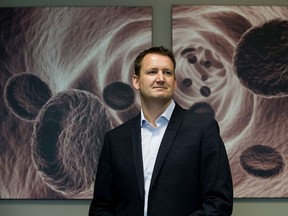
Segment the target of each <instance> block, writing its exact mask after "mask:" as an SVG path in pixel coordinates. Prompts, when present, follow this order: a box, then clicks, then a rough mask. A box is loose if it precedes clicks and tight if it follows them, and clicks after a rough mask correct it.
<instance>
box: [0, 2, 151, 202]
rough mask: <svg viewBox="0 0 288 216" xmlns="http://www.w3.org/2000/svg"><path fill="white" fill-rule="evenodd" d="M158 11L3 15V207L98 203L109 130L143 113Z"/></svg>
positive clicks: (47, 10)
mask: <svg viewBox="0 0 288 216" xmlns="http://www.w3.org/2000/svg"><path fill="white" fill-rule="evenodd" d="M151 45H152V7H35V8H1V9H0V73H1V77H0V92H1V97H0V119H1V121H0V149H1V150H0V198H1V199H90V198H92V194H93V189H94V188H93V187H94V186H93V185H94V179H95V173H96V170H97V164H98V157H99V151H100V149H101V145H102V143H103V137H104V133H105V131H107V130H108V129H110V128H112V127H114V126H115V125H118V124H119V123H121V122H122V121H126V120H127V119H128V118H131V117H132V116H133V114H135V113H136V112H138V111H139V105H138V103H137V97H136V95H135V92H134V90H133V89H132V88H131V87H130V80H131V77H132V74H134V59H135V57H136V55H137V54H138V53H139V52H140V51H142V50H144V49H146V48H149V47H150V46H151Z"/></svg>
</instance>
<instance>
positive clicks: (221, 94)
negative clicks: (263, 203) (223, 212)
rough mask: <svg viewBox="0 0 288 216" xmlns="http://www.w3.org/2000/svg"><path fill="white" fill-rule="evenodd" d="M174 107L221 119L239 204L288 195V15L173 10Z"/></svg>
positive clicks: (270, 10)
mask: <svg viewBox="0 0 288 216" xmlns="http://www.w3.org/2000/svg"><path fill="white" fill-rule="evenodd" d="M172 36H173V38H172V39H173V52H174V53H175V56H176V61H177V71H176V74H177V84H178V89H177V91H176V95H175V100H177V101H178V102H179V103H180V104H181V105H182V106H184V107H187V108H189V109H191V110H192V111H195V112H202V113H203V112H205V113H208V114H210V115H212V116H214V117H215V118H216V120H217V121H218V123H219V126H220V132H221V136H222V138H223V141H224V143H225V147H226V150H227V153H228V157H229V161H230V166H231V171H232V177H233V186H234V196H235V197H236V198H242V197H245V198H249V197H250V198H257V197H259V198H263V197H286V196H287V194H288V172H287V169H288V168H287V167H288V166H287V164H288V160H287V158H288V147H287V140H288V133H287V129H288V117H287V114H285V113H287V109H288V97H287V95H288V90H287V89H288V88H287V84H288V64H287V62H288V59H287V58H288V57H287V56H288V55H287V53H288V7H279V6H209V5H205V6H192V5H191V6H188V5H186V6H184V5H174V6H173V8H172Z"/></svg>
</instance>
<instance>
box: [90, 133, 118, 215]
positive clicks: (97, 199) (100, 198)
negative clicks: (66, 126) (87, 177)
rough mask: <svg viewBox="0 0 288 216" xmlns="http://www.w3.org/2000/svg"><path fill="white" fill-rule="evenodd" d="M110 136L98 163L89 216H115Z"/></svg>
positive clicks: (105, 141)
mask: <svg viewBox="0 0 288 216" xmlns="http://www.w3.org/2000/svg"><path fill="white" fill-rule="evenodd" d="M107 137H108V135H107V134H106V135H105V139H104V145H103V148H102V151H101V155H100V159H99V162H98V168H97V174H96V179H95V186H94V195H93V199H92V202H91V204H90V209H89V216H113V215H114V214H113V211H114V210H113V185H112V182H113V180H112V178H113V176H112V167H111V159H110V150H109V144H108V138H107Z"/></svg>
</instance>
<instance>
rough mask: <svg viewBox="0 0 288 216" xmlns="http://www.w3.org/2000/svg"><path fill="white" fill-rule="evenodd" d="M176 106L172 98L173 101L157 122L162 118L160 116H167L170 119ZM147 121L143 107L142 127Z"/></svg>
mask: <svg viewBox="0 0 288 216" xmlns="http://www.w3.org/2000/svg"><path fill="white" fill-rule="evenodd" d="M174 108H175V102H174V100H171V103H170V104H169V106H168V107H167V108H166V110H165V111H164V112H163V113H162V114H161V115H160V116H159V117H158V119H157V120H156V122H157V121H158V120H159V119H160V118H163V117H164V118H165V119H166V120H167V121H170V118H171V116H172V113H173V110H174ZM144 121H146V122H148V121H147V120H146V118H145V117H144V113H143V110H142V109H141V121H140V124H141V127H142V126H143V122H144Z"/></svg>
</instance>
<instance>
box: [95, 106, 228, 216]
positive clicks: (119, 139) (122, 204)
mask: <svg viewBox="0 0 288 216" xmlns="http://www.w3.org/2000/svg"><path fill="white" fill-rule="evenodd" d="M140 119H141V115H140V114H139V115H137V116H136V117H134V118H133V119H131V120H129V121H127V122H125V123H123V124H122V125H120V126H118V127H116V128H114V129H112V130H110V131H109V132H107V133H106V135H105V141H104V145H103V148H102V152H101V156H100V159H99V164H98V170H97V175H96V181H95V189H94V197H93V200H92V202H91V205H90V209H89V215H90V216H96V215H97V216H108V215H114V216H143V212H144V174H143V162H142V153H141V128H140ZM232 207H233V186H232V178H231V172H230V167H229V162H228V158H227V154H226V149H225V146H224V144H223V141H222V139H221V137H220V135H219V127H218V124H217V122H216V121H215V119H214V118H212V117H211V116H210V115H207V114H199V113H196V112H192V111H188V110H185V109H183V108H181V107H180V106H179V105H178V104H176V106H175V108H174V111H173V113H172V116H171V119H170V121H169V123H168V126H167V129H166V131H165V134H164V137H163V139H162V142H161V145H160V148H159V152H158V155H157V159H156V162H155V167H154V171H153V175H152V180H151V185H150V190H149V197H148V216H200V215H203V216H204V215H205V216H216V215H217V216H228V215H229V216H230V215H231V214H232Z"/></svg>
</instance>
